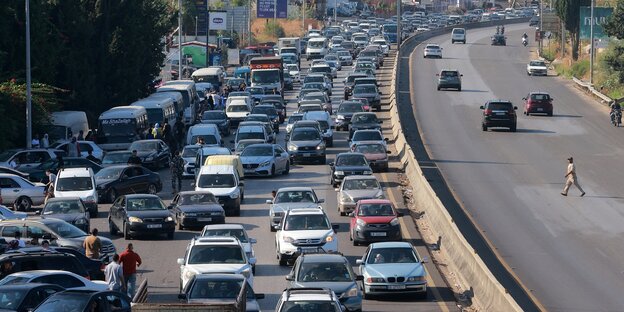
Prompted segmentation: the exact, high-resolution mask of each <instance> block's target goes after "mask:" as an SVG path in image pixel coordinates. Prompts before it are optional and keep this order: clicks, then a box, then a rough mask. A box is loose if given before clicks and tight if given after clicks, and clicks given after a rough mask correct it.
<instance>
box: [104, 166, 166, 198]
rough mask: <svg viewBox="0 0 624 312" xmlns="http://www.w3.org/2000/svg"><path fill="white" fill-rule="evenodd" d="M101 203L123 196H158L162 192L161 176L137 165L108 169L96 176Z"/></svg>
mask: <svg viewBox="0 0 624 312" xmlns="http://www.w3.org/2000/svg"><path fill="white" fill-rule="evenodd" d="M95 184H96V189H97V192H98V197H99V199H100V202H106V201H108V202H110V203H112V202H113V201H115V199H116V198H117V196H119V195H122V194H135V193H149V194H156V193H158V192H160V191H161V190H162V182H161V181H160V175H158V174H157V173H154V172H152V171H151V170H149V169H147V168H145V167H141V166H137V165H121V166H110V167H106V168H104V169H102V170H100V172H98V173H97V174H96V175H95Z"/></svg>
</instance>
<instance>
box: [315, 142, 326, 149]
mask: <svg viewBox="0 0 624 312" xmlns="http://www.w3.org/2000/svg"><path fill="white" fill-rule="evenodd" d="M316 149H317V150H322V149H325V143H321V144H319V145H317V146H316Z"/></svg>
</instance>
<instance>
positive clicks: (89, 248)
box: [82, 228, 102, 260]
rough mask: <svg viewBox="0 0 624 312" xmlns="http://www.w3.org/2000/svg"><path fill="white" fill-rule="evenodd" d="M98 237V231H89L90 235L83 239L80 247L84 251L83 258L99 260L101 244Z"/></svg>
mask: <svg viewBox="0 0 624 312" xmlns="http://www.w3.org/2000/svg"><path fill="white" fill-rule="evenodd" d="M97 235H98V229H97V228H94V229H93V230H91V235H89V236H87V237H85V239H84V241H83V242H82V247H83V248H84V250H85V256H87V258H90V259H93V260H100V251H101V250H102V242H101V241H100V238H99V237H98V236H97Z"/></svg>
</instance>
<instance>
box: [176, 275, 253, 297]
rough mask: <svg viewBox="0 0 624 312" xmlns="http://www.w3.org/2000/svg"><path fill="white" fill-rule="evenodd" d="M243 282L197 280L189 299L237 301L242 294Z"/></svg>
mask: <svg viewBox="0 0 624 312" xmlns="http://www.w3.org/2000/svg"><path fill="white" fill-rule="evenodd" d="M242 285H243V280H235V279H228V280H224V281H218V280H212V279H210V280H205V279H200V280H196V281H195V283H193V286H192V287H193V288H192V289H191V291H190V293H189V295H188V299H236V298H238V295H239V294H240V291H241V287H242Z"/></svg>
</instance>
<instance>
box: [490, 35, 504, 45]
mask: <svg viewBox="0 0 624 312" xmlns="http://www.w3.org/2000/svg"><path fill="white" fill-rule="evenodd" d="M492 45H497V46H506V45H507V37H505V35H494V36H492Z"/></svg>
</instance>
